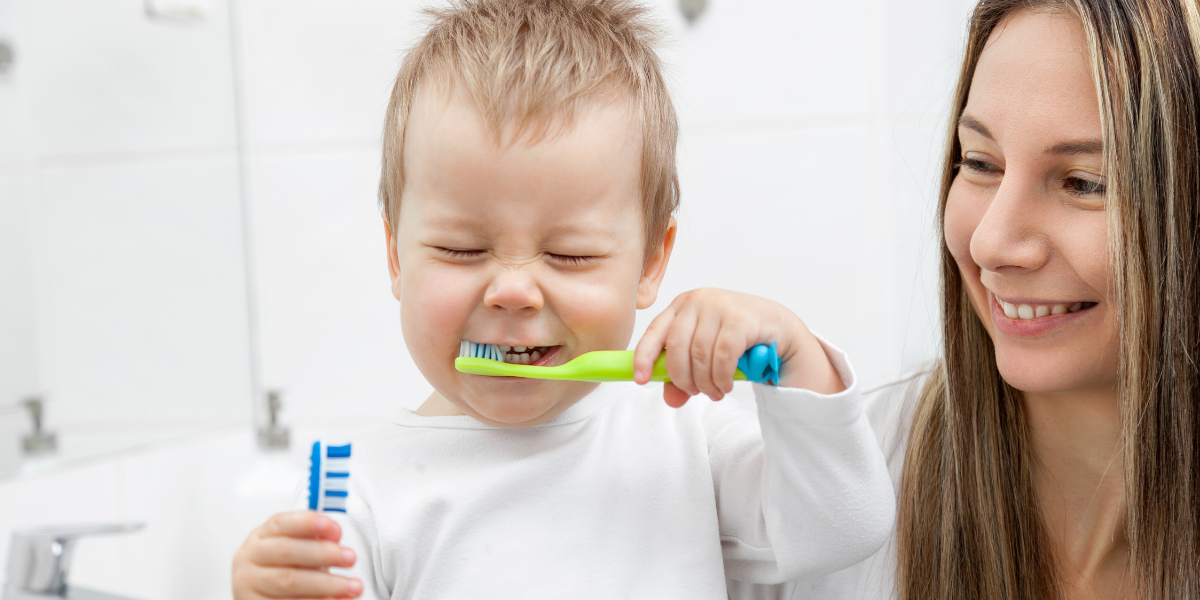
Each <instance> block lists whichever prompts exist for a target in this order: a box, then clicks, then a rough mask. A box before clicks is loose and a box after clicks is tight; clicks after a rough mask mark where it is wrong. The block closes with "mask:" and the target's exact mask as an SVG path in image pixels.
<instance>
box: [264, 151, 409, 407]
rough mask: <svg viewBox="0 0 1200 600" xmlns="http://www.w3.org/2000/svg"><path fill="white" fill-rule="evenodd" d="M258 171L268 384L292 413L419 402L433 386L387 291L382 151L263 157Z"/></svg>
mask: <svg viewBox="0 0 1200 600" xmlns="http://www.w3.org/2000/svg"><path fill="white" fill-rule="evenodd" d="M254 173H255V174H254V182H255V184H254V203H255V207H256V214H257V217H256V222H257V231H258V234H257V240H256V242H257V244H256V245H257V247H258V251H257V255H258V259H259V264H260V268H259V290H260V300H261V302H262V310H261V312H262V331H263V357H264V381H265V383H266V385H267V386H268V387H278V388H280V389H282V390H284V392H285V400H284V401H285V404H286V408H285V410H286V411H287V412H288V415H289V418H292V417H296V416H303V417H305V418H327V417H346V416H354V415H387V414H390V413H391V412H392V411H394V410H395V409H396V408H398V407H400V406H408V407H410V408H415V407H416V406H418V405H420V403H421V401H423V400H424V399H425V397H426V396H427V395H428V394H429V392H430V390H431V388H430V387H429V386H428V384H426V383H425V381H424V379H423V378H422V377H421V375H420V372H419V371H417V369H416V367H415V366H414V365H413V364H412V360H411V359H410V358H409V356H408V352H407V350H406V349H405V347H404V341H403V338H402V336H401V333H400V310H399V305H398V304H397V303H396V300H395V298H394V297H393V296H392V293H391V289H390V284H389V279H388V271H387V251H386V247H385V244H384V233H383V225H382V221H381V219H380V216H379V210H378V209H377V208H376V201H375V191H376V184H377V181H378V179H379V150H377V149H371V150H364V151H361V152H345V153H330V154H309V155H301V156H270V157H261V158H259V159H257V160H256V161H255V162H254Z"/></svg>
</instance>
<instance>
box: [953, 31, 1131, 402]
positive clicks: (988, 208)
mask: <svg viewBox="0 0 1200 600" xmlns="http://www.w3.org/2000/svg"><path fill="white" fill-rule="evenodd" d="M958 138H959V142H960V145H961V147H962V155H961V156H959V157H958V158H959V160H960V161H961V166H960V167H959V169H958V173H957V175H956V176H955V178H954V182H953V185H952V186H951V188H950V194H949V197H948V199H947V202H946V214H945V236H946V243H947V244H948V246H949V248H950V252H951V254H953V255H954V259H955V261H956V262H957V263H958V268H959V270H960V271H961V273H962V276H963V280H964V281H965V282H966V285H967V289H968V291H969V293H970V297H971V302H972V304H973V305H974V307H975V311H976V313H977V314H978V315H979V317H980V319H981V320H982V321H983V323H984V326H985V327H986V328H987V330H988V333H989V334H991V336H992V341H993V343H994V345H995V348H996V363H997V366H998V368H999V370H1000V374H1001V376H1003V377H1004V379H1005V380H1006V381H1007V382H1008V383H1009V384H1010V385H1012V386H1013V387H1015V388H1017V389H1019V390H1022V391H1025V392H1031V393H1053V392H1082V391H1102V390H1111V389H1112V388H1113V385H1114V384H1115V382H1116V370H1117V327H1116V307H1115V305H1114V303H1113V302H1112V298H1111V297H1110V296H1109V294H1108V292H1109V288H1108V275H1109V272H1108V260H1107V256H1106V241H1107V233H1106V216H1105V211H1104V191H1105V177H1104V171H1103V169H1102V165H1103V161H1102V152H1103V147H1102V144H1101V139H1100V138H1101V129H1100V110H1099V105H1098V102H1097V99H1096V85H1095V83H1094V82H1093V80H1092V76H1091V68H1090V65H1089V58H1088V50H1087V46H1086V45H1085V40H1084V34H1083V29H1082V27H1081V26H1080V24H1079V22H1078V21H1077V20H1076V19H1075V18H1073V17H1070V16H1066V15H1061V14H1053V13H1044V12H1034V11H1028V10H1026V11H1021V12H1018V13H1015V14H1014V15H1013V16H1011V17H1009V18H1008V19H1006V20H1005V22H1004V23H1002V24H1001V25H1000V27H998V28H997V29H996V31H995V33H993V34H992V36H991V38H990V39H989V40H988V43H987V46H986V47H985V49H984V51H983V54H982V55H981V56H980V60H979V65H978V67H977V68H976V70H975V77H974V79H973V80H972V81H971V91H970V96H969V100H968V101H967V106H966V108H965V109H964V110H963V113H962V116H961V117H960V118H959V122H958Z"/></svg>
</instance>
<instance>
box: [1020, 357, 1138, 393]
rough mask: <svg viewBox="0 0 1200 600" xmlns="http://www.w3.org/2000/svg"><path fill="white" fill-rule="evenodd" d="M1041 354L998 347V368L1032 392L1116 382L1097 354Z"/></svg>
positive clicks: (1096, 386) (1071, 389) (1076, 390)
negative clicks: (1097, 358)
mask: <svg viewBox="0 0 1200 600" xmlns="http://www.w3.org/2000/svg"><path fill="white" fill-rule="evenodd" d="M1040 354H1041V353H1038V352H1029V351H1020V350H1017V351H1011V352H1006V351H1004V350H1003V349H999V348H997V352H996V368H997V370H999V371H1000V376H1001V377H1003V378H1004V381H1005V382H1007V383H1008V385H1010V386H1012V387H1014V388H1016V389H1018V390H1021V391H1022V392H1026V393H1030V394H1055V393H1064V392H1081V391H1087V390H1093V389H1097V388H1101V387H1104V386H1111V385H1113V384H1114V383H1115V378H1114V377H1113V376H1112V373H1113V371H1114V370H1113V369H1106V368H1105V365H1101V364H1097V362H1096V360H1095V357H1091V356H1088V357H1083V356H1080V357H1069V356H1062V355H1058V356H1053V355H1051V356H1040ZM1072 358H1076V360H1072Z"/></svg>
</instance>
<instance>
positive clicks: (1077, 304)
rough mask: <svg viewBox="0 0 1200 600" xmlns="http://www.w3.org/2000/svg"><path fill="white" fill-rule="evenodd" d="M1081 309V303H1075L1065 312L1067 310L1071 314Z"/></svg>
mask: <svg viewBox="0 0 1200 600" xmlns="http://www.w3.org/2000/svg"><path fill="white" fill-rule="evenodd" d="M1081 308H1083V303H1082V302H1076V303H1075V304H1072V305H1071V308H1068V309H1067V310H1069V311H1071V312H1075V311H1077V310H1079V309H1081Z"/></svg>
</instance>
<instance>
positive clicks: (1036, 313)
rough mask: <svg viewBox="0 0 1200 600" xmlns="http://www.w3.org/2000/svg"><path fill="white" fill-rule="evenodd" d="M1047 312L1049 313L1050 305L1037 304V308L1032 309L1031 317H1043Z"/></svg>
mask: <svg viewBox="0 0 1200 600" xmlns="http://www.w3.org/2000/svg"><path fill="white" fill-rule="evenodd" d="M1048 314H1050V307H1049V306H1046V305H1045V304H1041V305H1038V307H1037V308H1035V309H1033V318H1035V319H1036V318H1038V317H1044V316H1046V315H1048Z"/></svg>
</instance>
